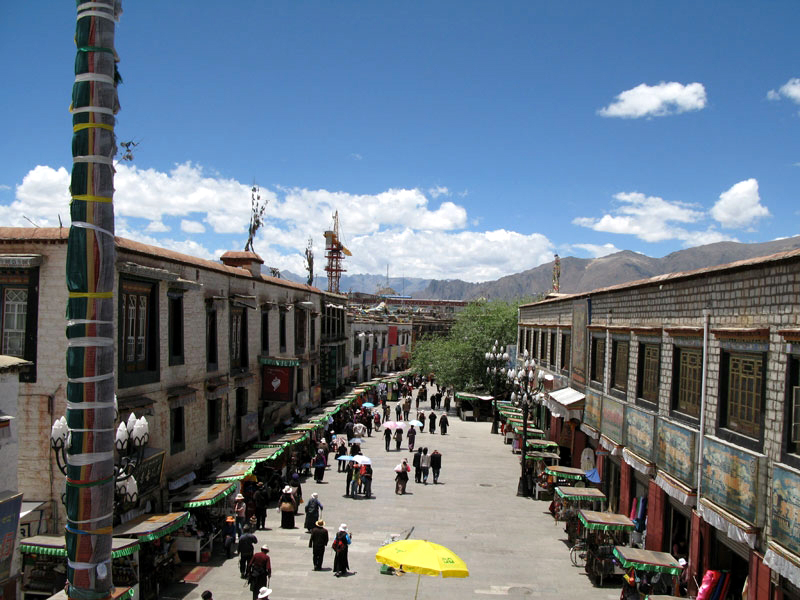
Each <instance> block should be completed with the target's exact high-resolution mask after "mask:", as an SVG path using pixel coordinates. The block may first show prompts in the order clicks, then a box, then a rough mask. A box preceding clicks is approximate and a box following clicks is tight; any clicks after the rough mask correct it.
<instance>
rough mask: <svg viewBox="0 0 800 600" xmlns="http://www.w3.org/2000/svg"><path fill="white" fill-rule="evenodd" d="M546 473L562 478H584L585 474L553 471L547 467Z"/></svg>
mask: <svg viewBox="0 0 800 600" xmlns="http://www.w3.org/2000/svg"><path fill="white" fill-rule="evenodd" d="M544 472H545V473H547V474H548V475H552V476H553V477H561V478H562V479H583V475H573V474H572V473H559V472H558V471H551V470H550V469H548V468H545V470H544Z"/></svg>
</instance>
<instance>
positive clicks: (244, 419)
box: [239, 412, 258, 442]
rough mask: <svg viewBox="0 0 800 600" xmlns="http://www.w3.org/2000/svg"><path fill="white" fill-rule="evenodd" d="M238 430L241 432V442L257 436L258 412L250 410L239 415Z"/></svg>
mask: <svg viewBox="0 0 800 600" xmlns="http://www.w3.org/2000/svg"><path fill="white" fill-rule="evenodd" d="M239 430H240V431H241V432H242V442H249V441H250V440H252V439H253V438H257V437H258V413H257V412H251V413H247V414H246V415H242V416H241V417H239Z"/></svg>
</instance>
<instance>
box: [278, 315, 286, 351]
mask: <svg viewBox="0 0 800 600" xmlns="http://www.w3.org/2000/svg"><path fill="white" fill-rule="evenodd" d="M278 352H280V353H281V354H283V353H285V352H286V311H285V310H283V309H281V311H280V315H279V316H278Z"/></svg>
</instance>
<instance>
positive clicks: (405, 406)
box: [403, 397, 411, 421]
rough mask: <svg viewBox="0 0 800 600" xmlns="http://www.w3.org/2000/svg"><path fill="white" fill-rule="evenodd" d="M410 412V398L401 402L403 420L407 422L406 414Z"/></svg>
mask: <svg viewBox="0 0 800 600" xmlns="http://www.w3.org/2000/svg"><path fill="white" fill-rule="evenodd" d="M410 412H411V398H410V397H409V398H406V401H405V402H403V419H405V420H406V421H408V414H409V413H410Z"/></svg>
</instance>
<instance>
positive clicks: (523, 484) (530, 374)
mask: <svg viewBox="0 0 800 600" xmlns="http://www.w3.org/2000/svg"><path fill="white" fill-rule="evenodd" d="M544 378H545V375H544V371H542V370H539V371H538V373H537V372H536V361H534V360H533V359H529V358H528V351H527V350H526V351H525V354H524V357H523V363H522V366H521V367H520V368H519V369H509V372H508V380H509V382H510V383H511V384H512V385H513V388H514V389H513V391H512V392H511V401H512V402H514V403H516V404H517V405H519V406H521V407H522V448H521V451H520V462H521V473H520V478H519V485H518V486H517V496H530V495H531V487H530V485H529V481H528V459H527V456H526V452H527V449H528V416H529V411H530V407H531V403H532V402H533V398H534V397H535V396H536V395H537V394H538V393H539V392H541V391H542V388H544ZM534 379H535V380H536V382H535V383H534Z"/></svg>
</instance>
